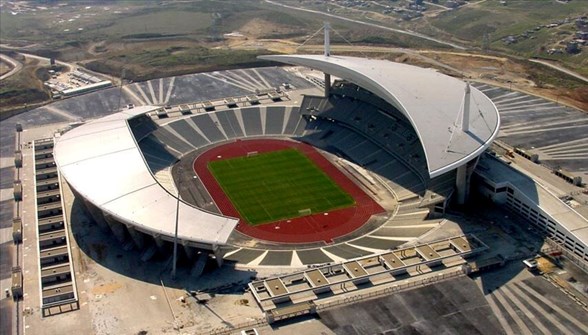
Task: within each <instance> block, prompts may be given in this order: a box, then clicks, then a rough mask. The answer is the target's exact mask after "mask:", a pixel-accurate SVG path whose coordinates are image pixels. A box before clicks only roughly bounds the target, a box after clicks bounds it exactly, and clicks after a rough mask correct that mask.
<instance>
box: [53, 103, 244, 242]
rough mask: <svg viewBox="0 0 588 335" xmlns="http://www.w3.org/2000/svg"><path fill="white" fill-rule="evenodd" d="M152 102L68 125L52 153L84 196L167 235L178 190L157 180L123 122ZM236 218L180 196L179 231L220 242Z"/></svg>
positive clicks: (142, 228) (195, 238)
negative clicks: (71, 126) (173, 190)
mask: <svg viewBox="0 0 588 335" xmlns="http://www.w3.org/2000/svg"><path fill="white" fill-rule="evenodd" d="M156 108H158V107H153V106H143V107H137V108H134V109H132V110H128V111H124V112H120V113H116V114H112V115H109V116H106V117H104V118H101V119H98V120H96V121H92V122H89V123H87V124H85V125H82V126H80V127H78V128H75V129H72V130H70V131H68V132H67V133H65V134H63V135H62V136H61V137H60V138H59V139H57V141H56V145H55V149H54V153H55V160H56V163H57V165H58V167H59V170H60V172H61V174H62V176H64V177H65V179H66V180H67V182H68V183H69V184H70V185H71V186H72V187H73V188H74V189H75V190H76V191H77V192H78V193H79V194H81V195H82V196H83V197H84V198H86V199H87V200H88V201H90V202H91V203H93V204H94V205H95V206H97V207H99V208H100V209H102V210H103V211H105V212H107V213H109V214H110V215H112V216H114V217H115V218H116V219H117V220H118V221H120V222H123V223H125V224H132V225H133V226H135V228H136V229H137V230H140V231H143V232H146V233H150V234H151V235H155V236H157V235H161V236H162V237H166V238H167V239H169V238H170V237H173V236H174V231H175V214H176V203H177V200H176V199H177V198H176V195H175V194H174V195H172V194H170V193H169V192H168V191H167V190H165V189H164V188H163V187H162V186H161V185H160V184H159V183H158V182H157V181H156V180H155V177H154V176H153V175H152V174H151V171H150V170H149V168H148V167H147V164H146V162H145V161H144V159H143V156H142V154H141V152H140V150H139V148H138V146H137V143H136V142H135V139H134V137H133V134H132V133H131V131H130V129H129V126H128V124H127V122H126V121H127V119H129V118H132V117H134V116H136V115H139V114H143V113H146V112H148V111H150V110H153V109H156ZM237 222H238V220H237V219H234V218H229V217H224V216H221V215H217V214H214V213H209V212H206V211H203V210H202V209H199V208H196V207H194V206H191V205H189V204H186V203H184V202H180V207H179V224H178V237H179V239H180V240H181V241H184V242H190V241H192V242H196V243H203V244H207V245H216V244H224V243H226V241H227V239H228V238H229V235H230V234H231V232H232V231H233V229H234V228H235V226H236V225H237Z"/></svg>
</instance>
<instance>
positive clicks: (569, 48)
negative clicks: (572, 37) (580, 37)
mask: <svg viewBox="0 0 588 335" xmlns="http://www.w3.org/2000/svg"><path fill="white" fill-rule="evenodd" d="M581 51H582V49H580V45H579V44H578V42H576V41H571V42H568V44H567V45H566V52H567V53H569V54H577V53H579V52H581Z"/></svg>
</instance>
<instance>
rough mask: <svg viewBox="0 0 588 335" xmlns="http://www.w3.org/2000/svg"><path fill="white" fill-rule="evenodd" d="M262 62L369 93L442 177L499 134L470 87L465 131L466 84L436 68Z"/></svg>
mask: <svg viewBox="0 0 588 335" xmlns="http://www.w3.org/2000/svg"><path fill="white" fill-rule="evenodd" d="M259 58H261V59H265V60H270V61H276V62H281V63H287V64H293V65H299V66H304V67H309V68H312V69H315V70H319V71H322V72H325V73H328V74H331V75H334V76H336V77H339V78H342V79H345V80H347V81H349V82H352V83H354V84H356V85H358V86H360V87H362V88H365V89H367V90H369V91H371V92H372V93H374V94H376V95H377V96H379V97H380V98H382V99H384V100H386V101H387V102H388V103H390V104H391V105H392V106H394V107H396V108H397V109H398V110H399V111H400V112H402V113H403V114H404V115H405V116H406V118H407V119H408V120H409V121H410V122H411V124H412V126H413V127H414V129H415V131H416V133H417V135H418V137H419V139H420V141H421V144H422V145H423V148H424V152H425V156H426V160H427V166H428V169H429V175H430V176H431V178H432V177H436V176H438V175H440V174H443V173H445V172H448V171H450V170H453V169H455V168H457V167H458V166H461V165H463V164H465V163H467V162H468V161H470V160H471V159H473V158H475V157H477V156H478V155H479V154H480V153H482V152H483V151H484V150H485V149H486V148H487V147H488V146H489V145H490V144H491V142H492V140H493V139H494V138H495V137H496V135H497V134H498V130H499V126H500V118H499V115H498V110H497V108H496V106H494V103H492V101H491V100H490V99H489V98H488V97H487V96H486V95H484V94H483V93H482V92H480V91H479V90H477V89H476V88H474V87H471V86H470V90H471V94H470V104H469V106H470V108H469V130H468V131H467V132H463V131H462V130H461V123H462V110H463V106H464V97H465V87H466V83H465V82H463V81H461V80H459V79H456V78H453V77H450V76H447V75H444V74H441V73H439V72H437V71H435V70H433V69H425V68H420V67H416V66H411V65H406V64H400V63H394V62H390V61H386V60H376V59H366V58H357V57H347V56H324V55H272V56H260V57H259Z"/></svg>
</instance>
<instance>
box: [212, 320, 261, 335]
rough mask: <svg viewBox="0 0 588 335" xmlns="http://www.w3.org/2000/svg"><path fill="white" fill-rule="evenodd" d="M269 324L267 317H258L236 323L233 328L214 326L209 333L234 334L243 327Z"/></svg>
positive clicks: (213, 334) (216, 334) (217, 334)
mask: <svg viewBox="0 0 588 335" xmlns="http://www.w3.org/2000/svg"><path fill="white" fill-rule="evenodd" d="M267 324H268V323H267V321H266V319H265V318H256V319H254V320H250V321H247V322H242V323H238V324H235V325H233V327H232V328H226V327H219V328H214V329H212V330H211V331H210V333H209V334H210V335H229V334H234V333H236V332H238V331H239V330H242V329H247V328H253V327H261V326H265V325H267Z"/></svg>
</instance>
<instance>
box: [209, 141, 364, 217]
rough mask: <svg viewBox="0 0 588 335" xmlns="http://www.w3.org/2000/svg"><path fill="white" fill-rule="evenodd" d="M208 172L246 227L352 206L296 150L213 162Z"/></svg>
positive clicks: (347, 199) (348, 200) (349, 200)
mask: <svg viewBox="0 0 588 335" xmlns="http://www.w3.org/2000/svg"><path fill="white" fill-rule="evenodd" d="M208 169H209V170H210V172H211V173H212V175H213V176H214V178H215V179H216V180H217V182H218V183H219V185H220V186H221V187H222V189H223V191H224V192H225V193H226V194H227V196H228V197H229V199H231V202H232V203H233V205H234V206H235V208H237V210H238V211H239V213H240V214H241V217H243V218H244V219H245V220H246V221H247V222H248V223H249V224H251V225H260V224H264V223H268V222H273V221H277V220H284V219H290V218H295V217H301V216H305V215H309V214H311V213H312V214H315V213H321V212H327V211H330V210H333V209H339V208H345V207H349V206H352V205H354V204H355V201H354V199H353V198H352V197H351V196H350V195H349V194H347V193H346V192H345V191H344V190H343V189H341V187H339V185H337V184H336V183H335V182H334V181H333V180H332V179H331V178H329V176H327V175H326V174H325V173H324V172H323V171H322V170H320V169H319V168H318V167H317V166H316V165H315V164H314V163H313V162H312V161H311V160H310V159H309V158H308V157H306V156H305V155H304V154H302V153H301V152H299V151H298V150H295V149H286V150H280V151H274V152H269V153H263V154H258V155H254V156H250V157H247V156H245V157H237V158H231V159H225V160H218V161H213V162H210V163H209V164H208ZM307 209H310V213H309V212H308V211H306V210H307Z"/></svg>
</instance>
